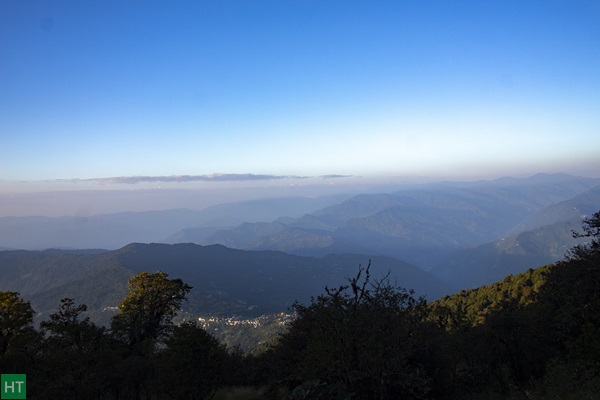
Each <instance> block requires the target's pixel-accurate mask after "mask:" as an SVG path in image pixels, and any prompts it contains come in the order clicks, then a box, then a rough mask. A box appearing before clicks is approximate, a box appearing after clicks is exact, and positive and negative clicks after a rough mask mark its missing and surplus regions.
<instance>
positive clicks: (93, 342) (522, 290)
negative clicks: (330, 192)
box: [0, 211, 600, 400]
mask: <svg viewBox="0 0 600 400" xmlns="http://www.w3.org/2000/svg"><path fill="white" fill-rule="evenodd" d="M574 235H576V236H578V237H587V238H588V239H589V240H588V241H587V242H586V243H585V244H579V245H577V246H575V247H573V248H572V249H571V250H570V251H569V252H568V254H567V255H566V256H565V258H564V260H562V261H559V262H557V263H555V264H551V265H547V266H543V267H540V268H537V269H530V270H528V271H526V272H524V273H521V274H518V275H515V276H508V277H506V278H505V279H504V280H502V281H500V282H497V283H494V284H492V285H489V286H484V287H481V288H479V289H473V290H465V291H461V292H459V293H456V294H454V295H452V296H446V297H444V298H442V299H440V300H437V301H434V302H427V301H426V300H425V299H424V298H421V297H418V296H416V295H415V293H414V292H413V291H411V290H407V289H404V288H401V287H399V286H398V285H396V284H395V283H394V282H391V281H390V280H389V279H386V277H373V276H372V275H371V268H370V266H369V265H368V266H365V267H364V268H360V269H359V272H358V274H357V275H356V276H355V277H353V278H350V279H348V281H347V282H345V283H343V284H342V285H341V286H339V287H334V288H329V287H326V288H325V289H324V292H323V293H322V294H320V295H318V296H317V297H314V298H312V300H311V301H310V303H309V304H300V303H297V304H295V305H294V307H293V312H294V317H295V318H294V319H293V321H292V322H291V323H290V324H289V326H288V328H287V329H286V330H284V331H283V332H282V333H281V334H279V335H278V336H277V337H276V339H275V340H273V341H272V343H270V344H269V345H267V346H265V348H264V350H263V351H262V352H260V353H259V354H244V353H242V352H241V350H239V349H237V348H227V347H226V346H225V345H224V344H222V343H220V342H219V341H218V340H217V339H215V338H214V337H213V336H211V335H210V334H209V333H207V332H206V331H205V330H204V329H203V328H202V326H200V325H198V324H197V323H196V322H184V323H179V324H176V323H175V322H174V318H175V316H176V314H177V312H178V310H180V308H181V304H182V302H184V301H185V299H186V296H187V294H188V293H189V291H190V289H191V287H190V286H189V285H188V284H186V283H185V282H183V281H182V280H181V279H173V278H169V277H168V275H167V274H166V273H163V272H158V273H147V272H144V273H140V274H138V275H135V276H134V277H133V278H131V280H130V282H129V291H128V293H127V295H126V296H125V297H124V298H123V299H122V300H121V302H120V304H119V310H118V313H117V314H115V315H114V317H113V318H112V320H111V323H110V326H109V327H102V326H98V325H96V324H94V323H93V322H91V321H90V319H89V318H87V317H85V311H86V309H87V307H86V306H85V305H83V304H78V303H77V302H76V299H70V298H65V299H63V300H62V301H61V304H60V305H59V308H58V310H57V311H56V312H55V313H53V314H52V315H50V317H49V319H47V320H45V321H43V322H42V323H41V324H40V325H39V327H35V326H34V324H33V317H34V310H33V309H32V307H31V305H30V303H29V302H28V301H27V300H26V299H23V298H21V297H20V295H19V294H18V293H15V292H0V369H1V371H2V373H3V374H7V373H18V374H27V395H28V397H27V398H29V399H65V398H81V399H98V400H100V399H106V400H109V399H115V400H116V399H145V400H150V399H210V398H214V399H227V398H232V399H233V398H235V399H253V398H267V399H268V398H271V399H280V398H288V399H481V398H485V399H546V398H560V399H593V398H598V396H600V211H599V212H597V213H595V214H594V215H593V216H592V217H590V218H586V219H584V221H583V232H580V233H574Z"/></svg>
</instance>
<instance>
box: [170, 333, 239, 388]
mask: <svg viewBox="0 0 600 400" xmlns="http://www.w3.org/2000/svg"><path fill="white" fill-rule="evenodd" d="M165 345H166V348H165V350H164V351H162V352H161V353H160V356H159V365H160V370H161V373H160V374H159V376H160V377H161V378H162V379H161V380H162V382H163V391H164V392H165V393H168V394H169V395H170V396H172V397H173V398H175V399H197V400H200V399H207V398H212V396H213V395H214V393H215V391H216V390H217V388H218V387H219V385H220V384H221V382H222V381H223V380H224V379H225V378H226V377H225V376H224V375H225V371H226V367H227V365H226V364H227V361H228V358H229V355H228V354H227V350H226V349H225V346H224V345H222V344H220V343H219V341H218V340H217V339H215V338H214V337H213V336H211V335H210V334H209V333H208V332H206V331H205V330H204V329H202V328H201V327H200V326H198V325H197V324H195V323H193V322H186V323H183V324H181V325H179V326H176V327H175V328H174V329H173V335H172V337H170V338H169V339H167V340H166V342H165Z"/></svg>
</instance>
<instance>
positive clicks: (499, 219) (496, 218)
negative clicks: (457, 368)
mask: <svg viewBox="0 0 600 400" xmlns="http://www.w3.org/2000/svg"><path fill="white" fill-rule="evenodd" d="M599 184H600V179H596V178H581V177H573V176H570V175H565V174H556V175H545V174H539V175H535V176H533V177H531V178H527V179H516V178H503V179H499V180H496V181H482V182H471V183H442V184H435V185H423V186H420V187H411V188H407V189H404V190H401V191H397V192H394V193H379V194H363V195H358V196H354V197H352V198H350V199H348V200H345V201H343V202H341V203H339V204H337V205H332V206H329V207H326V208H323V209H321V210H318V211H316V212H314V213H311V214H305V215H304V216H302V217H300V218H278V219H277V220H274V221H272V222H270V223H264V222H263V223H258V224H249V223H245V224H242V225H240V226H238V227H235V228H227V229H222V230H219V231H217V232H215V233H214V234H212V235H210V236H205V237H204V239H203V240H202V241H200V242H199V243H201V244H224V245H227V246H231V247H235V248H240V249H247V250H268V249H270V250H281V251H286V252H291V253H294V254H303V255H318V256H322V255H325V254H329V253H334V252H346V251H351V249H360V252H364V253H367V254H383V255H388V256H391V257H395V258H399V259H402V260H406V261H408V262H410V263H413V264H415V265H418V266H420V267H422V268H425V269H428V268H432V267H434V266H436V265H438V264H439V263H440V262H442V261H443V260H445V259H446V258H447V257H448V256H449V255H450V254H452V253H453V252H456V251H461V250H464V249H469V248H474V247H476V246H481V245H484V244H486V243H489V242H492V241H494V240H497V239H499V238H502V237H506V236H508V235H511V234H518V233H521V232H524V231H527V230H529V229H533V228H539V227H541V226H543V225H547V224H549V223H554V222H560V221H566V220H573V217H574V216H575V214H577V213H579V214H580V212H575V213H574V212H573V210H571V211H568V210H567V209H566V208H564V207H568V206H565V205H563V206H560V203H561V202H564V201H568V200H570V199H572V198H575V200H574V201H578V202H579V203H581V201H586V202H587V204H588V205H590V206H592V205H593V204H596V205H598V204H600V201H599V200H598V196H597V193H598V188H599V187H600V186H596V185H599ZM588 192H589V193H588ZM577 196H582V197H581V199H579V200H577V199H576V198H577ZM586 196H587V198H586ZM586 199H587V200H586ZM565 204H566V203H565ZM553 205H554V207H563V208H562V209H557V210H556V211H555V212H554V214H556V215H554V216H548V217H547V218H545V217H544V213H548V212H550V211H549V210H551V208H549V207H550V206H553ZM588 208H589V207H588ZM588 208H586V209H588ZM591 208H592V209H593V208H594V207H593V206H592V207H591ZM599 208H600V206H599ZM546 221H547V222H546ZM185 238H186V237H185V236H182V237H180V239H182V240H184V239H185Z"/></svg>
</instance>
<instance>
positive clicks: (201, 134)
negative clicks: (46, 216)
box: [0, 0, 600, 192]
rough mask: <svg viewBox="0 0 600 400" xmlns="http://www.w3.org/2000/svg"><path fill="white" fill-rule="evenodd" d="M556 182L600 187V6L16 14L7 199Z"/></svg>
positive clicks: (8, 31) (3, 113)
mask: <svg viewBox="0 0 600 400" xmlns="http://www.w3.org/2000/svg"><path fill="white" fill-rule="evenodd" d="M536 172H567V173H574V174H581V175H585V176H600V2H598V1H597V0H589V1H585V0H581V1H579V0H564V1H563V0H561V1H555V0H543V1H536V0H527V1H523V0H505V1H460V0H455V1H446V0H443V1H436V0H431V1H399V0H396V1H385V0H382V1H352V0H344V1H324V0H319V1H311V0H305V1H304V0H277V1H255V0H239V1H228V0H219V1H202V0H194V1H184V0H177V1H169V2H167V1H141V0H139V1H138V0H128V1H86V0H76V1H69V0H60V1H52V0H45V1H33V0H32V1H20V0H2V1H0V186H3V187H4V188H5V189H4V191H5V192H6V191H10V190H14V187H15V185H17V186H18V185H19V184H23V183H25V184H27V185H29V186H28V187H30V188H39V190H50V189H51V188H58V187H61V188H62V187H64V185H67V186H68V185H70V186H71V187H77V188H80V187H84V188H87V187H91V186H93V185H105V186H104V187H106V185H108V184H110V185H111V186H110V187H111V188H112V187H129V186H134V185H139V184H140V183H143V182H145V184H147V185H150V186H153V185H154V186H155V185H159V184H161V183H164V184H173V183H181V184H182V185H183V184H184V183H185V182H190V181H194V182H199V183H202V184H205V185H206V184H210V183H211V182H215V181H222V180H226V181H231V180H233V181H243V182H245V181H248V180H250V181H253V182H254V181H257V180H264V181H271V180H273V179H283V178H285V179H286V180H289V179H292V180H294V179H297V180H301V179H306V178H317V179H323V180H326V181H333V180H335V179H333V177H332V176H336V177H337V176H361V177H369V176H373V177H386V176H388V177H418V176H427V177H440V178H443V179H448V178H457V179H459V178H479V177H494V176H496V177H497V176H507V175H512V176H518V175H527V174H533V173H536ZM182 176H184V177H187V178H186V179H187V180H185V179H182V178H181V177H182ZM222 177H225V179H223V178H222ZM183 181H185V182H183ZM182 182H183V183H182ZM53 185H54V186H53ZM1 191H2V189H1V188H0V192H1Z"/></svg>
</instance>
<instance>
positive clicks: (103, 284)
mask: <svg viewBox="0 0 600 400" xmlns="http://www.w3.org/2000/svg"><path fill="white" fill-rule="evenodd" d="M370 258H371V259H372V264H373V267H372V270H373V276H374V277H383V276H385V275H386V274H387V273H388V272H389V274H390V279H392V280H393V281H395V282H397V283H398V284H399V285H402V286H404V287H409V288H414V289H415V290H416V292H417V293H419V294H422V295H426V296H427V298H428V299H436V298H439V297H441V296H442V295H445V294H448V293H450V292H452V289H451V288H450V287H449V286H447V285H445V284H444V283H442V282H441V281H440V280H438V279H437V278H435V277H433V276H432V275H431V274H429V273H427V272H425V271H422V270H420V269H419V268H417V267H414V266H412V265H410V264H407V263H405V262H402V261H399V260H396V259H393V258H389V257H369V256H365V255H358V254H343V255H329V256H326V257H323V258H316V257H301V256H295V255H289V254H285V253H282V252H276V251H242V250H234V249H229V248H227V247H224V246H220V245H213V246H200V245H195V244H177V245H166V244H137V243H136V244H130V245H128V246H125V247H123V248H121V249H119V250H116V251H102V252H101V251H92V252H89V251H88V252H83V251H80V252H77V251H61V250H49V251H39V252H37V251H2V252H0V272H1V274H2V275H1V276H2V278H0V291H8V290H10V291H17V292H19V293H21V296H23V297H24V298H27V299H30V300H31V303H32V306H33V308H34V309H35V310H36V311H37V312H38V313H40V317H42V318H43V317H44V315H47V314H48V313H49V312H51V310H54V309H56V307H57V306H58V304H59V301H60V299H61V298H64V297H70V298H74V299H75V300H76V301H77V302H78V303H84V304H87V305H88V307H89V311H90V314H91V315H92V316H93V319H94V320H96V321H100V322H106V321H108V319H109V318H110V316H112V314H113V313H114V311H115V307H116V306H117V305H118V302H119V300H120V299H121V298H123V296H124V295H125V293H126V290H127V281H128V279H129V278H130V277H131V276H133V275H135V274H136V273H138V272H141V271H151V272H155V271H158V270H160V271H163V272H166V273H167V274H169V275H170V276H171V277H178V278H181V279H183V280H184V281H185V282H186V283H188V284H190V285H191V286H193V287H194V289H193V290H192V292H191V293H190V296H189V302H188V303H187V304H186V305H185V310H186V311H187V312H189V313H192V314H194V315H198V314H202V315H208V314H217V315H239V316H243V317H255V316H258V315H262V314H265V313H275V312H281V311H287V310H288V308H289V307H290V306H291V305H292V304H293V302H294V301H296V300H298V301H301V302H307V301H308V300H309V299H310V296H312V295H314V294H315V293H320V292H321V291H322V290H323V288H324V286H326V285H329V286H335V285H337V284H339V282H340V281H342V280H343V279H344V278H345V277H349V276H353V275H354V274H355V273H356V271H357V270H358V267H359V265H360V264H362V265H366V264H367V263H368V262H369V259H370Z"/></svg>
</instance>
